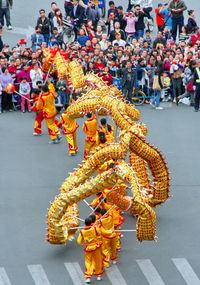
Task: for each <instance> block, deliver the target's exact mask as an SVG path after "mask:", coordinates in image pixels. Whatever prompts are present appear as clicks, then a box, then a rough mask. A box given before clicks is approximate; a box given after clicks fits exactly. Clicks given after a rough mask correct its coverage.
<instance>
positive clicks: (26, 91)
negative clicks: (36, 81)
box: [19, 77, 31, 113]
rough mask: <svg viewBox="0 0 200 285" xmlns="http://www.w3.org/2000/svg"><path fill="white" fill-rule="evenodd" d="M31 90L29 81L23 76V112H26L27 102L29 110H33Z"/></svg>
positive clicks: (21, 85) (20, 86) (20, 88)
mask: <svg viewBox="0 0 200 285" xmlns="http://www.w3.org/2000/svg"><path fill="white" fill-rule="evenodd" d="M30 92H31V87H30V84H29V83H28V82H27V79H26V77H22V78H21V83H20V84H19V93H20V94H21V95H22V97H21V110H22V113H25V110H26V104H27V108H28V111H29V112H31V104H30Z"/></svg>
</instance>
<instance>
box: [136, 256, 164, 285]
mask: <svg viewBox="0 0 200 285" xmlns="http://www.w3.org/2000/svg"><path fill="white" fill-rule="evenodd" d="M136 262H137V264H138V265H139V267H140V269H141V270H142V272H143V274H144V276H145V277H146V279H147V281H148V282H149V284H150V285H164V284H165V283H164V282H163V280H162V278H161V277H160V275H159V273H158V271H157V270H156V268H155V267H154V265H153V263H152V262H151V260H150V259H137V260H136Z"/></svg>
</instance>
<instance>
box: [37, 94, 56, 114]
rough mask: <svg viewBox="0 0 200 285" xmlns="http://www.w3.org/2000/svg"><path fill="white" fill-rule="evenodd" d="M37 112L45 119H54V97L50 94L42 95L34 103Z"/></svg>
mask: <svg viewBox="0 0 200 285" xmlns="http://www.w3.org/2000/svg"><path fill="white" fill-rule="evenodd" d="M36 109H37V111H42V113H43V117H44V118H45V119H51V118H53V117H55V115H56V113H57V111H56V107H55V103H54V95H53V93H51V92H45V93H42V94H41V96H40V97H39V99H38V101H37V103H36Z"/></svg>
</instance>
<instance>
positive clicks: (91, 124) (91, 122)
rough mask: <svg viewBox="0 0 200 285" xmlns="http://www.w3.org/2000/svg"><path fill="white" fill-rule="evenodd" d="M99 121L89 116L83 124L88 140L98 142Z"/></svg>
mask: <svg viewBox="0 0 200 285" xmlns="http://www.w3.org/2000/svg"><path fill="white" fill-rule="evenodd" d="M97 130H98V123H97V120H96V119H95V118H89V119H87V121H85V123H84V125H83V131H84V133H85V134H86V135H87V137H86V142H96V132H97Z"/></svg>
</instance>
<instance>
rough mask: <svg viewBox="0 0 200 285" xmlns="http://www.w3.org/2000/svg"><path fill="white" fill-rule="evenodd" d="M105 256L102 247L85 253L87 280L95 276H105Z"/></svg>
mask: <svg viewBox="0 0 200 285" xmlns="http://www.w3.org/2000/svg"><path fill="white" fill-rule="evenodd" d="M103 270H104V266H103V255H102V249H101V247H99V248H97V249H95V250H94V251H90V252H85V278H91V277H92V275H93V274H95V275H96V276H97V277H101V276H102V274H103Z"/></svg>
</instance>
